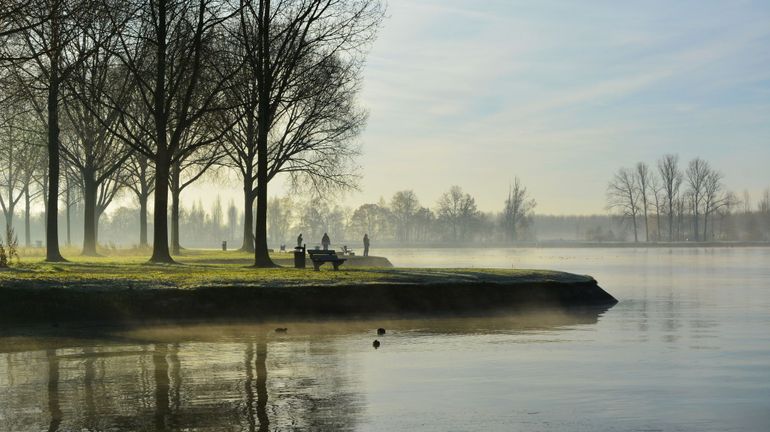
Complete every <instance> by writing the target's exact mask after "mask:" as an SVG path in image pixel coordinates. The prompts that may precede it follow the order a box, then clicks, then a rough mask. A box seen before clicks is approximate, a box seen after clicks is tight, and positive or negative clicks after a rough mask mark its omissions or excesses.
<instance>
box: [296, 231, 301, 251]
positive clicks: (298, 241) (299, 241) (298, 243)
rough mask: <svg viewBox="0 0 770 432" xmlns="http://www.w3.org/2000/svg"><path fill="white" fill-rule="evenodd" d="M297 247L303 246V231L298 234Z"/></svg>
mask: <svg viewBox="0 0 770 432" xmlns="http://www.w3.org/2000/svg"><path fill="white" fill-rule="evenodd" d="M297 247H298V248H301V247H302V233H299V235H298V236H297Z"/></svg>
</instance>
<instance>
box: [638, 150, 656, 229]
mask: <svg viewBox="0 0 770 432" xmlns="http://www.w3.org/2000/svg"><path fill="white" fill-rule="evenodd" d="M653 175H654V174H652V173H651V172H650V167H649V166H648V165H647V164H646V163H644V162H639V163H637V164H636V181H637V182H638V187H639V198H640V201H641V204H642V216H643V217H644V241H645V242H647V243H649V242H650V218H649V216H648V215H649V213H648V212H647V208H648V206H647V199H648V196H649V193H650V192H651V191H650V182H651V181H652V179H651V177H652V176H653Z"/></svg>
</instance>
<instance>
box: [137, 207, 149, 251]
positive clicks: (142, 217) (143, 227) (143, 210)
mask: <svg viewBox="0 0 770 432" xmlns="http://www.w3.org/2000/svg"><path fill="white" fill-rule="evenodd" d="M148 198H149V197H148V196H147V195H140V196H139V247H140V248H145V247H147V199H148Z"/></svg>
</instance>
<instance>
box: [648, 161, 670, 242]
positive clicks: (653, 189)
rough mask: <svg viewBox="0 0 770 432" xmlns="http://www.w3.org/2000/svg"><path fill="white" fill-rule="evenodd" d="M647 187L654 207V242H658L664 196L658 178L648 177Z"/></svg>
mask: <svg viewBox="0 0 770 432" xmlns="http://www.w3.org/2000/svg"><path fill="white" fill-rule="evenodd" d="M649 187H650V193H651V194H652V199H653V203H652V204H653V205H654V206H655V241H660V230H661V227H660V209H661V208H662V207H664V204H663V202H664V201H665V198H666V195H665V191H664V188H663V184H662V183H661V180H660V177H658V176H657V175H654V174H652V175H650V183H649ZM664 210H665V208H664Z"/></svg>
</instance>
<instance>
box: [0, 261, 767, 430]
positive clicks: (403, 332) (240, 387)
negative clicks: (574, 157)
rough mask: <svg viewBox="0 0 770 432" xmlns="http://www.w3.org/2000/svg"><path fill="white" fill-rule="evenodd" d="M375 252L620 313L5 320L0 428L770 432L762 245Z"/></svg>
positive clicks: (0, 344) (0, 348) (0, 341)
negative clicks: (583, 283) (28, 323)
mask: <svg viewBox="0 0 770 432" xmlns="http://www.w3.org/2000/svg"><path fill="white" fill-rule="evenodd" d="M374 252H376V254H378V255H384V256H388V257H389V258H390V259H391V261H392V262H393V263H394V264H395V265H398V266H418V267H456V266H462V267H490V266H491V267H499V268H511V267H518V268H549V269H559V270H566V271H571V272H576V273H585V274H591V275H593V276H594V277H596V279H597V280H598V281H599V283H600V285H601V286H602V287H604V288H605V289H606V290H608V291H609V292H610V293H611V294H613V295H614V296H615V297H617V298H618V299H619V300H620V303H618V304H617V305H615V306H614V307H612V308H610V309H608V310H583V311H532V312H529V313H518V314H511V315H508V316H494V317H466V318H457V319H449V318H432V319H428V318H426V319H409V320H388V321H383V320H373V321H368V322H366V321H364V322H361V321H355V322H351V321H348V322H321V323H291V322H290V323H282V322H276V323H268V324H263V325H221V324H220V325H203V324H197V325H186V326H176V327H172V326H156V327H137V328H109V327H100V328H93V327H66V328H65V327H60V328H48V327H45V328H11V327H5V328H2V330H0V431H40V430H60V431H72V430H77V431H80V430H89V431H111V430H132V431H133V430H147V431H161V430H168V431H177V430H185V431H187V430H190V431H268V430H269V431H274V430H278V431H290V430H332V431H337V430H343V431H344V430H361V431H409V430H428V431H466V430H479V431H496V430H499V431H512V430H517V431H551V430H571V431H615V430H617V431H634V430H636V431H659V430H660V431H766V430H770V249H767V248H714V249H702V248H675V249H487V250H462V249H411V250H379V251H374ZM276 327H287V328H288V330H287V331H286V332H285V333H283V332H276V331H275V328H276ZM377 327H385V328H386V329H387V334H385V335H382V336H377V335H376V329H377ZM374 339H378V340H379V341H380V342H381V346H380V348H379V349H376V350H375V349H374V348H373V346H372V342H373V341H374Z"/></svg>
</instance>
